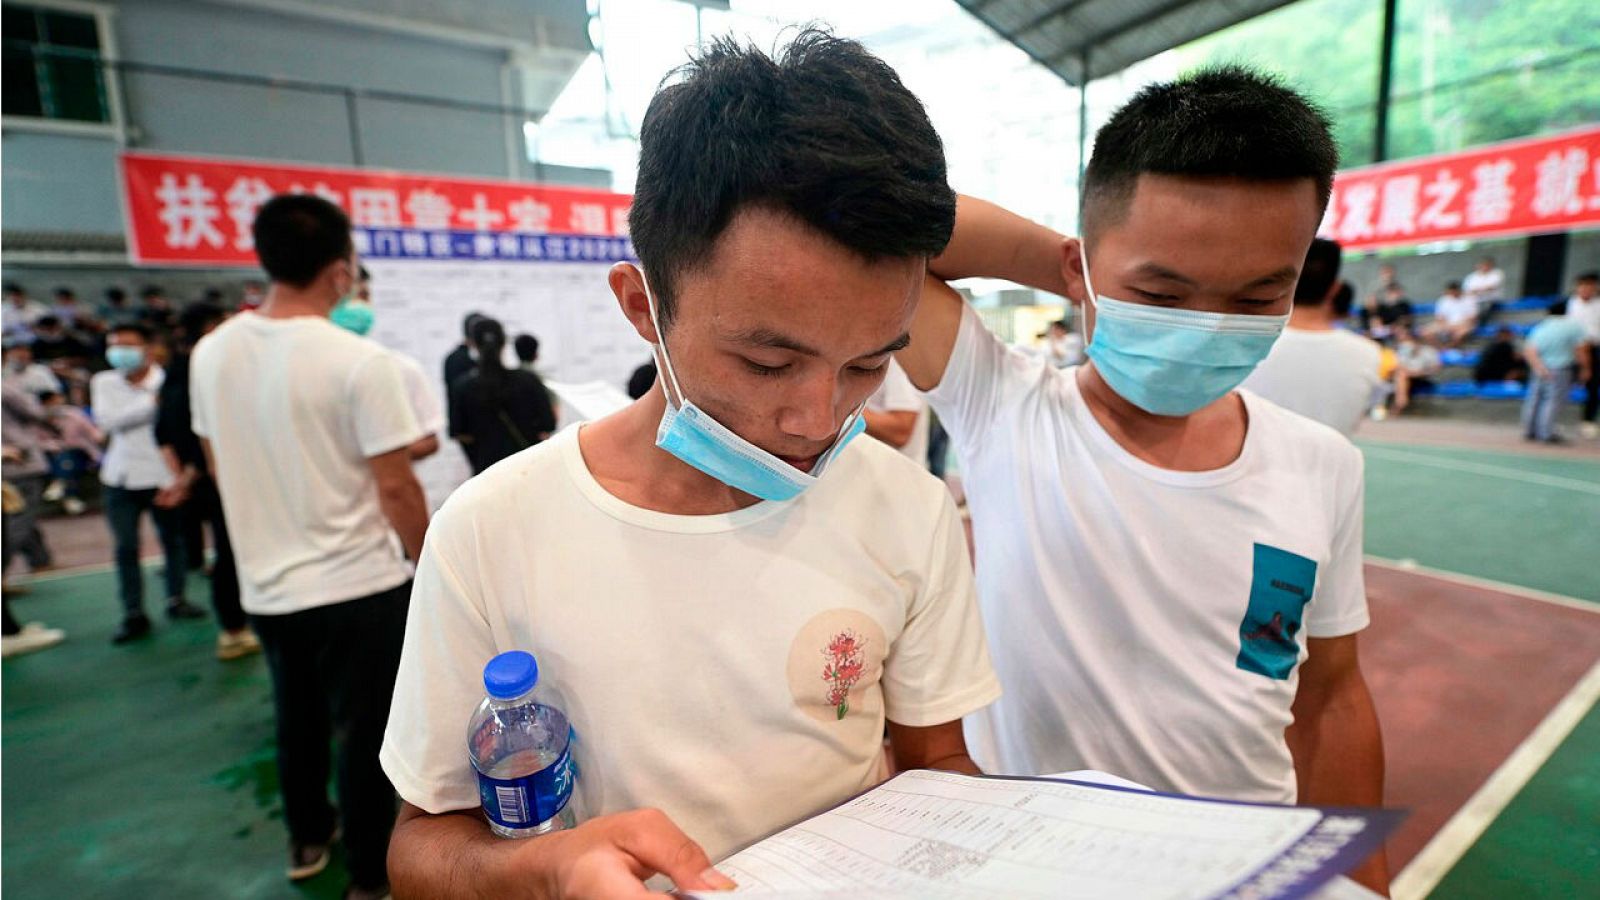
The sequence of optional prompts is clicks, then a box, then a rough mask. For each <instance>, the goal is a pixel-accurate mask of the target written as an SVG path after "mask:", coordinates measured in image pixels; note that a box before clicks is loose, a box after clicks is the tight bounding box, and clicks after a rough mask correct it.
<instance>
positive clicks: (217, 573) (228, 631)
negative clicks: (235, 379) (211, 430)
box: [156, 303, 261, 660]
mask: <svg viewBox="0 0 1600 900" xmlns="http://www.w3.org/2000/svg"><path fill="white" fill-rule="evenodd" d="M225 318H227V312H226V311H225V310H224V309H223V308H222V307H220V306H218V305H217V304H215V303H194V304H190V305H189V306H188V307H187V308H185V309H184V311H183V314H182V315H181V316H180V317H179V320H178V351H179V352H178V353H177V354H176V355H174V356H173V358H172V362H171V364H170V365H169V366H168V367H167V379H166V382H165V383H163V384H162V385H161V408H160V411H159V412H158V413H157V414H156V442H157V443H159V444H160V445H161V455H162V458H163V459H164V460H165V462H166V464H167V468H168V470H170V471H171V472H172V475H173V481H172V484H171V485H170V486H169V487H168V488H167V489H166V490H164V491H162V492H161V494H160V495H159V496H157V497H156V505H157V506H162V507H166V508H168V509H172V510H175V511H179V512H181V513H182V515H183V516H184V518H185V519H186V520H187V521H186V524H192V526H193V528H194V529H196V530H198V529H200V528H201V527H202V526H206V525H209V526H210V528H211V545H212V547H213V549H214V550H215V551H216V560H215V563H214V564H213V565H212V568H211V608H212V611H213V612H215V613H216V616H217V626H218V627H219V628H220V629H221V631H220V632H219V633H218V634H217V659H220V660H232V659H241V658H243V657H246V656H249V655H250V654H252V653H259V652H260V651H261V642H260V641H258V640H256V636H255V634H253V633H252V632H251V631H250V628H249V623H248V622H247V620H246V619H245V613H244V609H243V607H241V606H240V605H239V570H238V567H237V565H236V564H235V563H234V558H233V545H232V544H231V543H229V541H228V523H227V522H226V520H225V517H224V516H223V514H222V498H221V497H220V496H219V495H218V494H217V483H216V482H215V481H213V480H212V479H211V469H210V467H209V466H208V465H207V463H206V457H205V453H204V451H203V450H202V449H201V447H200V438H199V437H197V436H196V435H195V433H194V429H193V427H192V426H191V418H192V415H193V407H192V405H191V404H190V402H189V362H190V358H191V354H192V353H193V352H194V346H195V344H197V343H199V341H200V339H201V338H202V337H204V336H206V335H207V334H210V333H211V332H212V331H214V330H215V329H216V327H217V326H218V325H221V324H222V322H223V320H224V319H225ZM184 541H185V544H186V545H187V546H188V547H190V548H193V547H194V546H196V545H197V544H202V545H203V542H202V541H201V540H199V539H197V538H195V537H194V536H193V535H192V534H191V533H189V531H188V530H187V529H186V530H185V538H184ZM199 562H200V560H197V559H196V557H195V556H194V555H193V553H192V552H191V555H190V557H189V563H190V565H191V566H194V567H196V568H198V567H199V565H198V564H199Z"/></svg>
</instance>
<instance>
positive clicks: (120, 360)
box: [106, 347, 144, 372]
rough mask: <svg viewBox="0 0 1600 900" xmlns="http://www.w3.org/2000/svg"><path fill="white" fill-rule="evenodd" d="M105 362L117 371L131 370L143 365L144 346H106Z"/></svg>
mask: <svg viewBox="0 0 1600 900" xmlns="http://www.w3.org/2000/svg"><path fill="white" fill-rule="evenodd" d="M106 362H108V363H110V364H111V368H113V369H116V370H117V371H118V372H132V371H134V370H136V369H138V368H139V367H140V366H142V365H144V348H143V347H107V348H106Z"/></svg>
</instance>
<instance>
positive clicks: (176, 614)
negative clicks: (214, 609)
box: [167, 597, 206, 619]
mask: <svg viewBox="0 0 1600 900" xmlns="http://www.w3.org/2000/svg"><path fill="white" fill-rule="evenodd" d="M205 617H206V611H205V610H203V609H201V608H200V607H198V606H195V605H194V604H193V603H190V602H189V601H187V600H185V599H183V598H182V597H174V598H172V599H171V600H168V601H167V618H169V619H204V618H205Z"/></svg>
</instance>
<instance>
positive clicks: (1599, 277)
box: [1573, 272, 1600, 281]
mask: <svg viewBox="0 0 1600 900" xmlns="http://www.w3.org/2000/svg"><path fill="white" fill-rule="evenodd" d="M1573 280H1574V281H1600V272H1583V273H1580V274H1579V275H1578V277H1577V278H1574V279H1573Z"/></svg>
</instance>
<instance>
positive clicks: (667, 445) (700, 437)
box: [640, 272, 866, 501]
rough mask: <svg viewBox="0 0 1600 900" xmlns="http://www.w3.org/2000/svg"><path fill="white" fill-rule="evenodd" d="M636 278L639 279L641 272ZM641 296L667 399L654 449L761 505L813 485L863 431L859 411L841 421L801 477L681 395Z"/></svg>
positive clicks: (656, 319)
mask: <svg viewBox="0 0 1600 900" xmlns="http://www.w3.org/2000/svg"><path fill="white" fill-rule="evenodd" d="M640 276H641V277H643V273H642V272H641V273H640ZM645 295H646V297H647V298H648V299H649V303H650V324H651V326H652V327H654V329H655V332H656V352H657V354H658V355H659V356H660V370H661V371H662V372H663V373H664V374H665V375H666V378H664V379H663V380H662V387H663V389H664V390H665V392H666V395H667V408H666V410H665V411H664V412H662V414H661V425H660V426H659V427H658V428H657V429H656V446H657V447H660V448H661V449H662V450H665V451H667V452H668V453H671V454H672V455H673V456H675V457H677V458H678V459H679V460H681V461H683V462H685V463H687V464H689V465H691V466H693V467H694V468H696V469H698V470H700V471H701V472H704V473H705V474H707V475H710V476H711V477H712V478H715V479H717V480H718V481H720V482H722V483H723V484H725V485H727V486H729V487H731V488H734V489H735V490H740V491H743V492H745V493H746V494H749V495H751V496H753V497H759V498H761V499H762V500H777V501H782V500H793V499H794V498H795V497H798V496H800V494H801V493H803V492H804V491H805V490H806V489H808V488H810V487H811V486H813V485H815V484H816V483H817V481H818V480H819V479H821V478H822V475H823V472H824V471H825V470H826V469H827V468H828V465H829V464H830V463H831V462H833V460H835V459H837V458H838V457H839V454H840V452H841V451H843V450H844V447H845V445H846V444H848V443H850V441H851V440H853V439H854V438H855V437H856V436H857V435H859V434H861V432H863V431H865V430H866V422H865V421H864V420H863V419H862V416H861V408H857V409H856V411H855V412H853V413H851V415H850V418H848V419H846V420H845V424H844V427H843V428H841V429H840V431H839V434H838V436H837V437H836V438H835V439H834V442H833V446H832V447H830V448H828V450H827V451H826V452H824V453H823V454H822V456H820V457H818V458H817V461H816V463H814V464H813V465H812V467H811V471H810V472H802V471H800V470H799V469H796V468H795V467H794V466H791V465H789V464H788V463H786V462H784V461H783V460H781V459H779V458H778V457H776V456H774V455H772V454H771V453H768V452H767V451H765V450H763V449H761V448H760V447H757V446H756V445H755V444H752V443H750V442H749V441H747V440H745V439H744V438H742V437H740V436H739V435H738V434H736V433H735V432H734V431H733V430H732V429H731V428H728V427H727V426H726V425H723V424H722V423H721V422H718V421H717V420H716V419H715V418H713V417H712V416H711V415H710V414H709V413H707V412H706V411H705V410H702V409H701V408H700V407H698V406H696V405H695V404H694V401H692V400H690V399H689V398H688V397H686V396H684V393H683V388H682V386H681V385H680V384H679V383H678V376H677V373H676V372H674V371H673V368H672V358H671V357H670V356H669V355H668V354H667V342H666V340H665V339H664V338H663V337H662V333H661V320H660V318H659V317H658V315H657V311H656V299H655V293H654V292H653V291H651V290H650V286H649V284H648V283H647V284H646V285H645Z"/></svg>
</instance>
